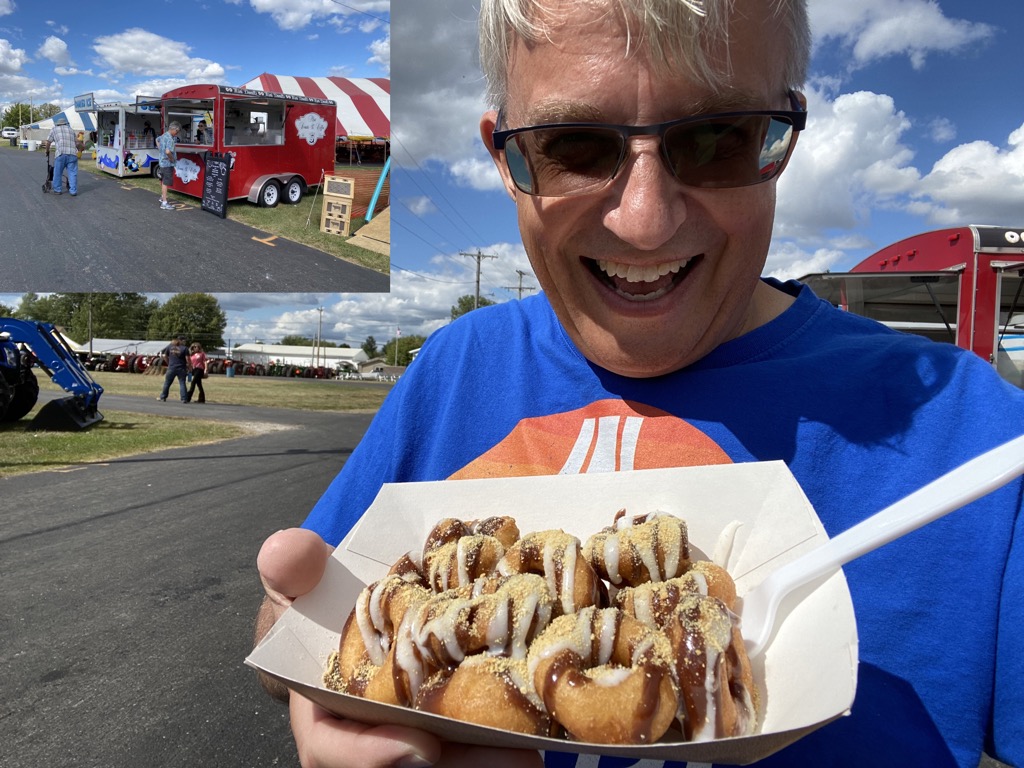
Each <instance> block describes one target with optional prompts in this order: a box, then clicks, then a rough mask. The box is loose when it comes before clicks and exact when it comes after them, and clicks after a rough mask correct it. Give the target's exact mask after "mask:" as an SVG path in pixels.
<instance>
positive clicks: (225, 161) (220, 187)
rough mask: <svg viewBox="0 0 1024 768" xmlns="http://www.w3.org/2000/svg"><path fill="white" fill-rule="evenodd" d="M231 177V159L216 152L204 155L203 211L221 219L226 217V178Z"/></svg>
mask: <svg viewBox="0 0 1024 768" xmlns="http://www.w3.org/2000/svg"><path fill="white" fill-rule="evenodd" d="M230 175H231V157H230V156H229V155H225V154H220V153H218V152H207V153H206V172H205V173H204V174H203V210H204V211H209V212H210V213H215V214H217V215H218V216H220V217H221V218H222V219H224V218H227V215H228V177H229V176H230Z"/></svg>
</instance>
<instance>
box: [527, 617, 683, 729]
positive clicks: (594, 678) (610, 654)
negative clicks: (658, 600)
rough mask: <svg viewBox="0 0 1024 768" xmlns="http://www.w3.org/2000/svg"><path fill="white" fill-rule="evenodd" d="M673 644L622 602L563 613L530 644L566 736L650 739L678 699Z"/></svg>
mask: <svg viewBox="0 0 1024 768" xmlns="http://www.w3.org/2000/svg"><path fill="white" fill-rule="evenodd" d="M671 667H672V660H671V648H670V647H669V646H668V641H667V640H666V639H665V637H664V636H663V635H662V634H661V633H660V632H658V631H657V630H655V629H652V628H650V627H647V626H645V625H644V624H642V623H641V622H639V621H637V620H636V619H634V618H632V617H631V616H627V615H626V614H624V613H623V612H622V611H620V610H618V609H617V608H603V609H602V608H596V607H594V606H591V607H587V608H584V609H582V610H581V611H579V612H578V613H576V614H574V615H566V616H561V617H559V618H557V619H555V620H554V621H552V622H551V625H550V626H549V627H548V628H547V629H546V630H545V631H544V632H543V633H542V634H541V635H540V637H538V638H537V639H536V640H535V641H534V642H533V645H532V646H531V647H530V653H529V655H528V657H527V668H528V671H529V673H530V679H532V680H533V684H534V687H535V689H536V690H537V692H538V695H539V696H540V697H541V700H542V701H543V702H544V706H545V708H546V709H547V711H548V713H549V714H550V715H551V717H553V718H554V719H555V720H556V721H557V722H558V723H559V724H560V725H562V727H564V728H565V730H566V731H567V732H568V733H569V735H570V736H571V737H572V738H574V739H576V740H579V741H588V742H593V743H597V744H650V743H652V742H654V741H656V740H657V739H659V738H660V737H661V736H662V735H663V734H664V733H665V731H667V730H668V728H669V726H670V725H671V724H672V721H673V720H674V719H675V717H676V714H677V709H678V706H679V698H678V695H677V694H676V689H675V684H674V683H673V681H672V671H671Z"/></svg>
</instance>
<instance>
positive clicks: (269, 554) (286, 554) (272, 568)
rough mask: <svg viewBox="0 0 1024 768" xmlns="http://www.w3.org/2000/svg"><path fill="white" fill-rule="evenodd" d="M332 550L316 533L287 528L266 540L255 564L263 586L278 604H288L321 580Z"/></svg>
mask: <svg viewBox="0 0 1024 768" xmlns="http://www.w3.org/2000/svg"><path fill="white" fill-rule="evenodd" d="M332 551H333V550H332V549H331V547H330V546H328V545H327V544H326V543H324V540H323V539H321V538H320V537H319V536H318V535H317V534H315V533H313V532H312V531H307V530H304V529H302V528H288V529H286V530H283V531H278V532H277V533H275V534H272V535H271V536H270V537H268V538H267V540H266V541H265V542H263V546H262V547H261V548H260V553H259V556H258V557H257V558H256V565H257V567H258V568H259V572H260V579H261V580H262V581H263V587H264V589H266V591H267V596H268V597H270V599H271V600H273V601H274V602H275V603H277V604H278V605H288V604H290V603H291V601H292V599H293V598H296V597H298V596H299V595H304V594H306V593H307V592H309V591H310V590H311V589H313V587H315V586H316V585H317V584H319V583H320V578H321V577H322V576H323V575H324V568H325V567H326V566H327V558H329V557H330V555H331V552H332Z"/></svg>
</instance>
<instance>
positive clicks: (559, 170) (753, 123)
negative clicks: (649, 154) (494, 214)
mask: <svg viewBox="0 0 1024 768" xmlns="http://www.w3.org/2000/svg"><path fill="white" fill-rule="evenodd" d="M788 95H789V101H790V105H791V106H792V107H793V108H792V110H789V111H787V110H752V111H743V112H723V113H720V114H710V115H698V116H695V117H684V118H683V119H681V120H670V121H668V122H665V123H657V124H655V125H612V124H608V123H551V124H548V125H531V126H527V127H525V128H511V129H508V130H504V131H498V130H495V131H494V133H493V134H492V140H493V142H494V148H495V149H497V150H504V152H505V162H506V163H507V164H508V169H509V173H510V174H511V175H512V180H513V181H514V182H515V185H516V187H518V188H519V189H520V190H521V191H522V192H525V193H526V194H528V195H541V196H544V197H567V196H569V195H582V194H586V193H588V192H595V191H597V190H599V189H602V188H603V187H604V186H605V185H607V184H608V182H610V181H611V180H612V179H614V178H615V176H616V175H617V174H618V172H619V171H620V170H621V169H622V165H623V163H624V162H625V160H626V154H627V147H628V145H629V139H630V137H632V136H657V137H658V138H659V139H660V140H661V155H662V159H663V160H664V161H665V166H666V167H667V168H668V170H669V172H670V173H671V174H672V175H673V176H675V177H676V179H678V180H679V181H680V182H681V183H683V184H686V185H687V186H691V187H703V188H706V189H723V188H730V187H746V186H750V185H751V184H760V183H761V182H764V181H768V180H770V179H774V178H775V177H776V176H778V175H779V173H780V172H781V171H782V168H783V166H784V165H785V164H786V158H787V157H788V156H789V153H790V150H791V149H792V147H793V134H794V133H795V132H796V131H802V130H803V129H804V127H805V126H806V124H807V111H806V110H805V109H803V108H802V107H801V105H800V100H799V99H798V98H797V95H796V93H795V92H794V91H790V92H789V94H788ZM501 122H502V115H501V113H500V112H499V113H498V121H497V125H501Z"/></svg>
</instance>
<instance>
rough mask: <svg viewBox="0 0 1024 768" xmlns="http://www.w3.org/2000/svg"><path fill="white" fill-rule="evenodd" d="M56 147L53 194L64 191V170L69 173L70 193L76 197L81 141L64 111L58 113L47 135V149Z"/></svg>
mask: <svg viewBox="0 0 1024 768" xmlns="http://www.w3.org/2000/svg"><path fill="white" fill-rule="evenodd" d="M51 146H53V147H54V152H55V153H56V154H55V157H54V160H53V190H52V191H53V194H55V195H60V194H63V193H64V190H63V189H62V187H63V185H64V171H65V170H66V171H67V174H68V193H69V194H70V195H71V196H72V197H75V196H76V195H77V194H78V151H79V142H78V140H77V139H76V138H75V132H74V131H73V130H71V126H70V125H69V124H68V119H67V117H65V115H64V114H63V113H61V114H59V115H57V117H56V118H55V119H54V121H53V128H51V129H50V135H49V136H47V137H46V151H47V152H49V151H50V147H51Z"/></svg>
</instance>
